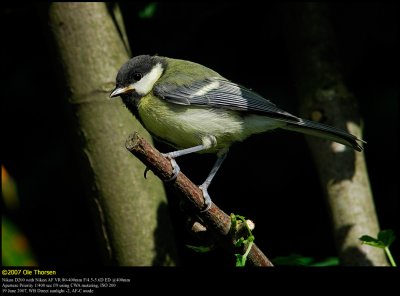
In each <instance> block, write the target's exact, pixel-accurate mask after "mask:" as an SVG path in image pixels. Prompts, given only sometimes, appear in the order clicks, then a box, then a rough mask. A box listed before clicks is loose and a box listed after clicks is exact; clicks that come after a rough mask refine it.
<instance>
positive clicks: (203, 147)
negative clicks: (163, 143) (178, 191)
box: [162, 136, 217, 182]
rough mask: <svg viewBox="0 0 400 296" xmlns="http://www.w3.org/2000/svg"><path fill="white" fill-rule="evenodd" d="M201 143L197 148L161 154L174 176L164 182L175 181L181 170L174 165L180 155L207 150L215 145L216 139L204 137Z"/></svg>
mask: <svg viewBox="0 0 400 296" xmlns="http://www.w3.org/2000/svg"><path fill="white" fill-rule="evenodd" d="M202 142H203V144H201V145H198V146H194V147H190V148H186V149H182V150H177V151H173V152H169V153H162V155H163V156H164V157H166V158H168V159H169V160H170V162H171V166H172V171H173V173H174V175H173V176H172V177H171V178H170V179H169V180H166V181H165V182H170V181H173V180H175V179H176V177H177V176H178V174H179V172H180V170H181V169H180V168H179V165H178V164H177V163H176V161H175V158H177V157H179V156H182V155H186V154H190V153H194V152H199V151H202V150H206V149H209V148H211V147H213V146H215V145H216V144H217V139H215V137H214V136H206V137H204V138H203V139H202Z"/></svg>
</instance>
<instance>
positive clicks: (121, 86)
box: [110, 55, 166, 99]
mask: <svg viewBox="0 0 400 296" xmlns="http://www.w3.org/2000/svg"><path fill="white" fill-rule="evenodd" d="M165 68H166V60H165V58H163V57H159V56H150V55H140V56H136V57H134V58H132V59H130V60H129V61H127V62H126V63H125V64H124V65H123V66H122V67H121V69H120V70H119V71H118V74H117V78H116V87H115V89H114V90H113V91H112V93H111V94H110V98H113V97H118V96H120V97H121V98H122V99H125V98H127V99H128V98H130V97H133V98H141V97H143V96H145V95H147V94H148V93H149V92H150V91H151V90H152V89H153V87H154V84H155V83H156V82H157V80H158V79H159V78H160V77H161V75H162V74H163V72H164V70H165Z"/></svg>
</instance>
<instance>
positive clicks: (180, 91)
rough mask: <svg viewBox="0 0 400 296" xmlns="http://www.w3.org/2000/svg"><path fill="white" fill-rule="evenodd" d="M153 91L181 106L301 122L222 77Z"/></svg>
mask: <svg viewBox="0 0 400 296" xmlns="http://www.w3.org/2000/svg"><path fill="white" fill-rule="evenodd" d="M154 92H155V94H156V95H157V96H159V97H161V98H163V99H165V100H166V101H168V102H170V103H174V104H179V105H194V106H209V107H214V108H224V109H230V110H237V111H244V112H246V111H250V112H252V113H263V114H264V115H268V116H270V117H273V118H277V119H285V120H290V121H292V122H298V121H299V120H300V119H299V118H298V117H296V116H294V115H292V114H290V113H288V112H286V111H284V110H282V109H279V108H278V107H277V106H276V105H275V104H273V103H272V102H270V101H268V100H267V99H265V98H263V97H262V96H260V95H259V94H257V93H255V92H253V91H251V90H249V89H247V88H245V87H243V86H241V85H238V84H236V83H233V82H231V81H229V80H226V79H224V78H221V77H213V78H207V79H204V80H202V81H196V82H193V83H191V84H188V85H183V86H175V85H174V86H173V85H171V84H167V83H164V84H162V85H158V86H156V87H155V89H154Z"/></svg>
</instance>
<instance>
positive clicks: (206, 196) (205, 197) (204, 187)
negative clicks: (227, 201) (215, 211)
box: [199, 184, 211, 212]
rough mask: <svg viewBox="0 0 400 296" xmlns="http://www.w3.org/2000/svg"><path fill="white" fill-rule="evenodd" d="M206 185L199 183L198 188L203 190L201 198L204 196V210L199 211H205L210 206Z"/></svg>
mask: <svg viewBox="0 0 400 296" xmlns="http://www.w3.org/2000/svg"><path fill="white" fill-rule="evenodd" d="M207 187H208V186H206V185H205V184H201V185H200V186H199V188H200V189H201V191H202V192H203V198H204V210H201V212H207V211H208V210H209V209H210V208H211V197H210V195H209V194H208V191H207Z"/></svg>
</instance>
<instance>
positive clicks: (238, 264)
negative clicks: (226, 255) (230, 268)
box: [235, 254, 247, 267]
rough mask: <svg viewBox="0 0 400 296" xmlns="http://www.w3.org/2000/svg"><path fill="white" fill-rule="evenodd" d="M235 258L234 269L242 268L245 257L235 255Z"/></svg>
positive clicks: (244, 263)
mask: <svg viewBox="0 0 400 296" xmlns="http://www.w3.org/2000/svg"><path fill="white" fill-rule="evenodd" d="M235 256H236V267H244V266H245V265H246V257H247V256H243V255H240V254H235Z"/></svg>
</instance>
